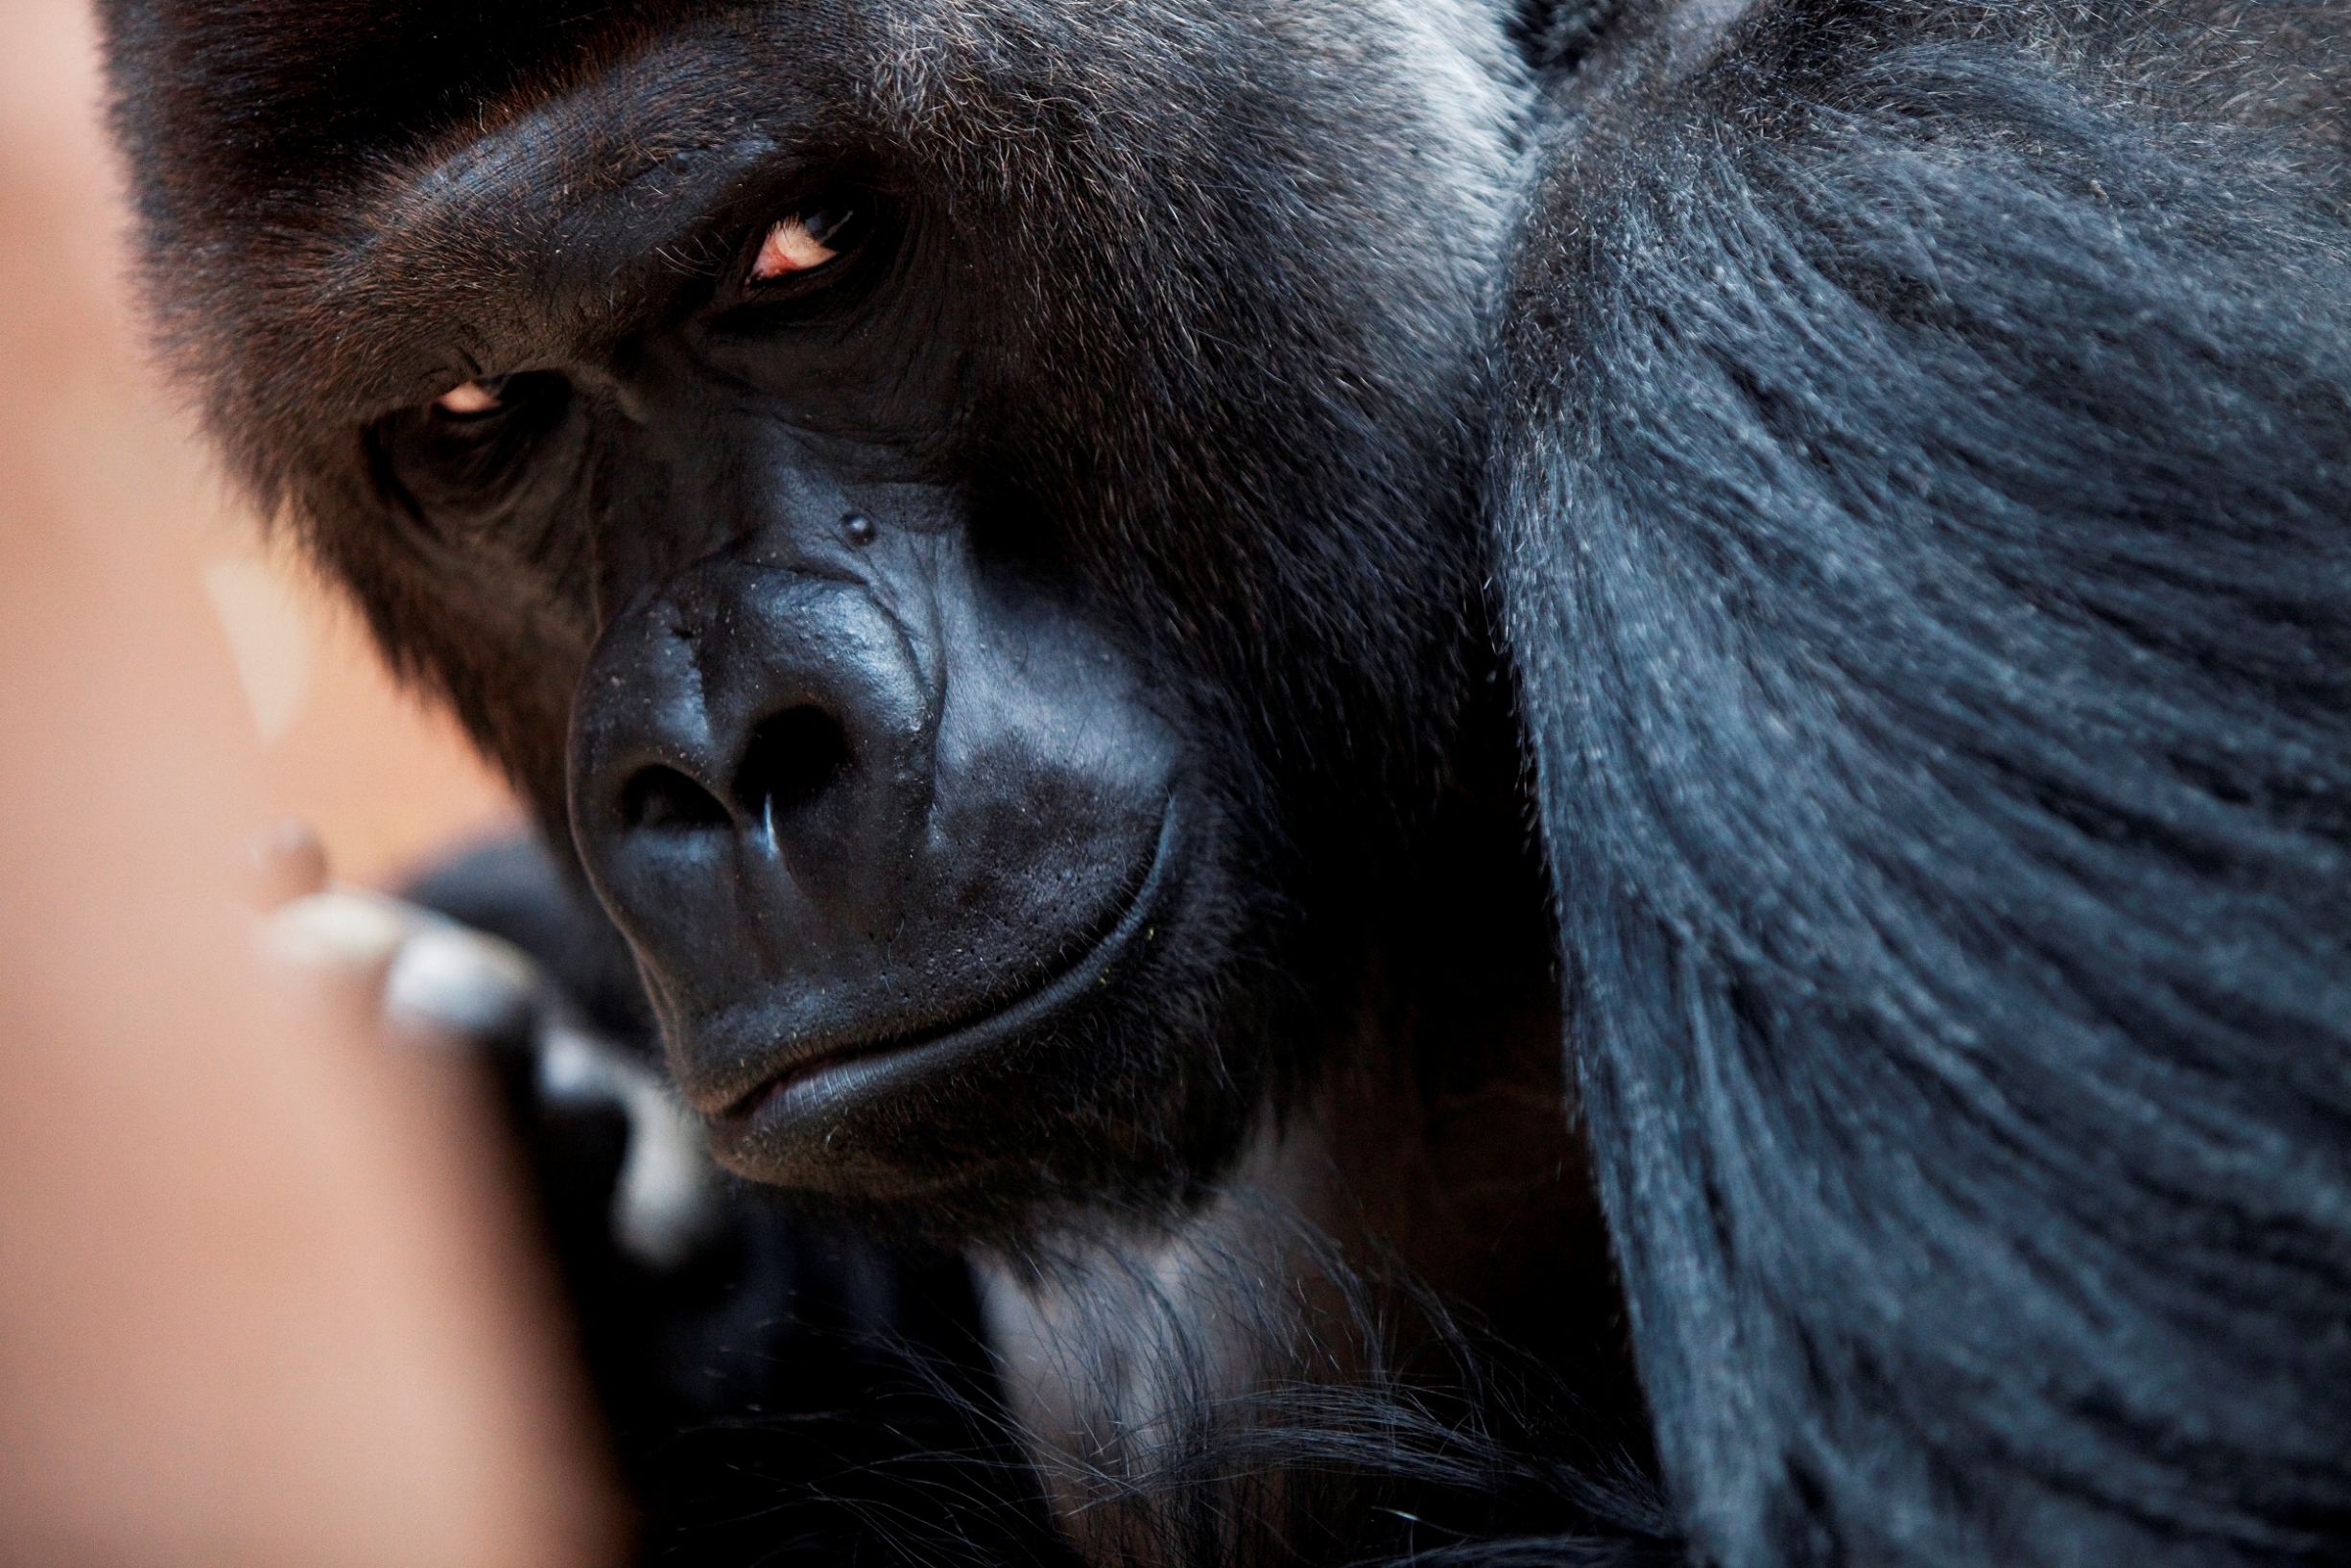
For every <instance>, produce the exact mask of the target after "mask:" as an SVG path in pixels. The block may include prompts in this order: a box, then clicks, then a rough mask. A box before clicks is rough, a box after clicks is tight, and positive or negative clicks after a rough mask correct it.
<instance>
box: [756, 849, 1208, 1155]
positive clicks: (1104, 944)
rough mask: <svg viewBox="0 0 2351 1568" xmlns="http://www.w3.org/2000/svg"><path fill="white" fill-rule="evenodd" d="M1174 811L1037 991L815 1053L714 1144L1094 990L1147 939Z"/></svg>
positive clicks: (820, 1107)
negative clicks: (1129, 877)
mask: <svg viewBox="0 0 2351 1568" xmlns="http://www.w3.org/2000/svg"><path fill="white" fill-rule="evenodd" d="M1174 845H1175V812H1174V810H1173V808H1171V809H1170V810H1169V812H1168V814H1167V816H1166V818H1165V819H1164V820H1162V822H1161V824H1160V829H1159V843H1158V844H1157V846H1156V848H1155V849H1154V850H1153V852H1152V866H1151V869H1150V870H1149V871H1148V872H1146V873H1145V874H1144V878H1143V883H1142V886H1140V887H1139V888H1137V889H1136V890H1135V893H1134V896H1133V898H1131V899H1130V900H1128V905H1127V909H1126V912H1125V913H1124V914H1122V915H1120V916H1119V918H1118V923H1117V924H1116V925H1114V926H1112V927H1111V928H1110V930H1109V931H1108V932H1107V933H1105V934H1104V937H1103V938H1102V939H1101V940H1100V941H1098V942H1096V943H1095V944H1094V945H1093V946H1092V947H1090V948H1088V949H1087V950H1086V953H1085V955H1084V957H1082V958H1081V959H1080V960H1079V961H1078V962H1076V963H1075V964H1072V965H1071V966H1070V967H1069V968H1067V969H1064V970H1062V971H1061V972H1060V973H1059V974H1057V975H1056V976H1055V977H1054V978H1053V979H1051V980H1049V981H1047V982H1046V983H1045V984H1044V985H1043V986H1039V987H1038V988H1037V989H1035V990H1033V991H1032V992H1030V993H1029V994H1028V995H1026V996H1024V997H1022V998H1021V999H1020V1000H1018V1001H1017V1002H1014V1003H1012V1004H1011V1005H1010V1006H1009V1007H1007V1008H1005V1009H1003V1010H1000V1011H996V1012H991V1013H989V1014H987V1015H986V1017H984V1018H977V1019H974V1020H972V1021H971V1022H969V1023H966V1024H962V1025H959V1026H956V1027H955V1028H953V1029H951V1030H949V1031H948V1032H947V1033H942V1034H936V1035H932V1036H929V1037H927V1038H922V1039H917V1040H913V1041H908V1042H906V1043H903V1044H891V1043H889V1042H887V1041H885V1042H881V1043H877V1044H875V1045H871V1046H863V1047H858V1048H855V1049H853V1050H850V1051H847V1052H843V1053H837V1054H833V1055H828V1056H825V1057H819V1058H818V1059H817V1060H815V1061H811V1062H807V1063H804V1064H802V1065H799V1066H796V1067H794V1068H791V1069H790V1070H788V1071H786V1072H785V1073H784V1074H782V1075H781V1076H780V1077H778V1078H777V1079H775V1081H773V1082H772V1083H770V1084H769V1085H768V1086H767V1087H766V1088H765V1089H763V1090H761V1091H759V1092H758V1093H757V1094H755V1095H753V1096H752V1097H751V1099H750V1100H749V1101H748V1102H747V1103H746V1104H745V1105H742V1106H741V1108H739V1109H736V1110H733V1111H730V1112H728V1113H726V1114H725V1115H724V1117H722V1118H718V1119H715V1120H716V1123H717V1125H714V1127H713V1128H712V1131H713V1132H714V1133H715V1134H716V1135H717V1138H716V1141H717V1142H718V1143H719V1145H720V1147H721V1148H725V1147H728V1146H730V1145H734V1146H740V1145H743V1144H747V1143H754V1142H756V1143H763V1144H764V1143H771V1142H772V1141H774V1140H777V1139H779V1138H785V1139H788V1138H791V1137H792V1136H793V1134H794V1133H795V1131H796V1130H798V1129H801V1128H811V1127H812V1124H815V1123H816V1122H818V1121H819V1120H820V1119H830V1118H831V1117H832V1116H835V1115H838V1114H839V1112H840V1110H841V1109H842V1107H843V1105H846V1104H847V1103H849V1102H851V1101H854V1100H860V1099H868V1098H871V1097H872V1096H874V1095H877V1094H880V1093H882V1092H885V1091H887V1090H888V1089H890V1088H892V1087H894V1086H897V1085H899V1084H903V1083H907V1082H911V1081H917V1080H921V1079H927V1078H930V1077H932V1076H933V1075H934V1074H937V1073H939V1072H942V1071H946V1070H949V1069H951V1068H953V1067H954V1066H955V1065H956V1064H957V1063H959V1062H962V1061H967V1060H970V1059H972V1058H975V1057H981V1056H985V1055H986V1054H987V1053H988V1052H991V1051H993V1050H996V1049H998V1048H1000V1047H1002V1046H1005V1045H1009V1044H1010V1043H1012V1042H1013V1041H1015V1040H1018V1039H1021V1038H1023V1037H1025V1036H1027V1035H1030V1034H1033V1033H1036V1032H1037V1031H1038V1030H1039V1029H1041V1028H1043V1027H1044V1026H1045V1025H1046V1024H1048V1023H1050V1022H1051V1021H1052V1020H1053V1019H1055V1018H1056V1017H1057V1016H1059V1015H1060V1014H1062V1013H1063V1012H1066V1011H1069V1010H1073V1009H1074V1008H1076V1007H1077V1006H1078V1005H1079V1004H1080V1003H1081V1001H1082V1000H1083V999H1084V998H1085V997H1086V996H1088V995H1089V994H1091V993H1092V992H1094V991H1095V990H1097V989H1099V988H1100V987H1101V986H1103V985H1104V982H1105V981H1106V980H1107V979H1108V977H1109V974H1110V971H1111V970H1112V969H1113V968H1114V967H1115V966H1116V965H1117V963H1118V962H1119V960H1120V959H1121V958H1122V957H1124V956H1125V955H1126V954H1127V953H1128V951H1129V950H1130V949H1132V948H1133V947H1134V946H1135V945H1136V944H1137V943H1138V942H1140V941H1144V940H1148V939H1149V934H1150V931H1151V929H1152V920H1153V917H1154V915H1155V912H1156V911H1157V909H1158V907H1159V904H1160V902H1161V899H1162V895H1163V892H1164V885H1165V884H1166V882H1167V880H1168V867H1169V864H1170V862H1171V861H1173V860H1174V859H1175V856H1174V854H1173V849H1174Z"/></svg>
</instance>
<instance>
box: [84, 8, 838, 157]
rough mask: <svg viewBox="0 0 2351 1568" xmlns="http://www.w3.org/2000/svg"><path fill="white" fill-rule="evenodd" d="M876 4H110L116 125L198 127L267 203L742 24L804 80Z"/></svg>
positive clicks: (834, 55)
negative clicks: (656, 50)
mask: <svg viewBox="0 0 2351 1568" xmlns="http://www.w3.org/2000/svg"><path fill="white" fill-rule="evenodd" d="M873 9H874V8H869V7H859V6H843V5H835V4H782V5H778V4H774V3H772V0H770V3H767V4H762V5H759V6H756V7H753V6H749V5H746V4H742V3H739V0H738V3H727V0H637V3H633V4H619V5H603V4H593V3H590V0H474V3H470V4H468V3H460V0H429V3H423V4H418V3H406V4H383V3H380V0H279V3H263V4H248V5H238V6H223V5H218V4H209V3H192V0H156V3H153V4H143V5H142V4H130V3H124V0H117V3H115V4H113V5H112V6H110V7H109V8H108V20H109V22H110V23H111V24H112V25H111V27H110V32H111V34H112V43H113V48H112V51H111V54H112V57H113V60H114V65H115V69H116V73H117V81H116V85H117V89H118V92H119V94H120V97H121V100H122V104H123V108H124V111H125V113H126V115H127V116H128V117H129V118H131V120H133V121H148V122H150V123H155V124H159V125H160V126H163V127H172V128H176V129H179V130H181V131H188V132H193V133H195V134H197V135H198V136H200V137H201V139H202V144H203V145H204V149H205V153H206V154H207V157H208V159H209V160H210V167H209V168H208V170H207V171H206V177H207V180H208V182H209V183H211V184H212V185H213V186H214V187H215V188H216V189H220V190H222V191H224V192H226V191H231V190H233V191H236V192H238V193H239V194H240V195H241V196H242V197H243V198H244V199H247V200H258V201H262V202H277V201H283V200H285V199H286V198H287V197H288V196H289V195H291V194H292V193H293V192H295V191H297V190H300V189H302V188H304V187H306V186H309V185H312V184H314V183H320V182H321V181H322V177H327V176H330V175H331V174H333V173H338V172H339V173H343V174H346V175H347V174H348V173H349V172H350V171H352V170H353V169H354V167H369V166H373V167H381V166H383V165H384V164H386V163H388V162H392V161H407V160H410V159H413V158H414V157H415V156H416V154H417V153H418V152H419V151H420V150H421V149H423V148H426V147H430V146H432V145H433V144H435V143H443V144H445V143H446V142H448V141H450V140H452V139H456V138H461V137H462V136H463V134H464V133H465V132H466V131H468V130H478V129H481V128H483V127H484V126H485V124H486V123H487V122H493V121H495V120H497V119H500V118H504V117H507V116H510V115H512V114H514V113H517V112H525V111H527V110H528V108H529V107H532V106H534V105H539V104H544V103H546V102H549V101H551V100H554V99H558V98H560V97H562V96H565V95H566V94H568V93H570V92H572V91H574V90H576V89H577V88H578V87H580V86H581V85H582V84H583V83H589V82H592V81H594V80H595V79H596V78H598V77H599V76H601V75H603V74H605V73H606V72H608V71H610V70H612V69H613V68H615V67H616V66H617V65H619V64H621V63H622V62H624V61H626V60H628V59H631V58H632V57H640V56H642V55H643V54H644V52H645V51H646V50H647V49H648V48H649V47H650V46H652V45H653V44H654V43H656V42H657V41H659V40H663V39H676V38H677V37H679V36H681V35H685V36H691V35H695V34H707V33H709V32H711V31H713V30H717V31H724V30H725V24H726V23H727V22H728V21H729V20H730V19H733V20H736V21H739V22H744V23H748V21H749V20H750V19H751V16H752V14H753V13H754V12H756V16H757V22H758V31H759V32H760V33H761V34H763V35H765V36H766V37H767V38H768V39H769V40H770V41H771V42H772V45H773V46H774V47H775V48H776V50H777V51H779V52H783V53H788V54H789V55H791V56H793V57H796V58H797V59H800V60H804V61H805V62H806V64H807V66H808V67H809V68H810V69H811V72H812V74H815V73H821V71H822V68H823V65H824V62H826V61H828V60H836V59H840V58H841V56H842V55H843V52H844V51H848V50H849V49H850V46H851V43H852V40H854V39H855V38H856V37H857V36H859V34H860V32H861V31H862V29H861V27H860V25H859V23H858V22H857V21H856V20H855V18H856V17H858V16H859V15H861V14H867V13H869V12H871V11H872V10H873Z"/></svg>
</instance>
